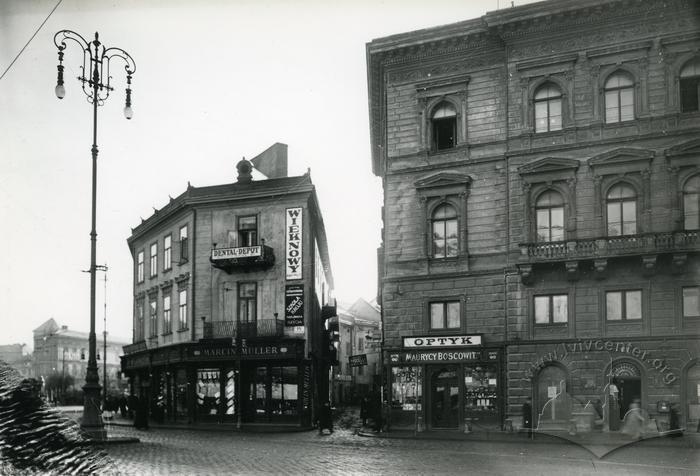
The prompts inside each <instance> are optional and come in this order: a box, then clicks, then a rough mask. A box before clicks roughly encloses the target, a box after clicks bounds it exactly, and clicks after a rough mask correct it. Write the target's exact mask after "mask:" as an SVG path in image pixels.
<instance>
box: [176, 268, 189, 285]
mask: <svg viewBox="0 0 700 476" xmlns="http://www.w3.org/2000/svg"><path fill="white" fill-rule="evenodd" d="M174 279H175V282H176V283H177V284H182V283H185V282H187V280H189V279H190V272H189V271H187V272H186V273H182V274H180V275H178V276H175V278H174Z"/></svg>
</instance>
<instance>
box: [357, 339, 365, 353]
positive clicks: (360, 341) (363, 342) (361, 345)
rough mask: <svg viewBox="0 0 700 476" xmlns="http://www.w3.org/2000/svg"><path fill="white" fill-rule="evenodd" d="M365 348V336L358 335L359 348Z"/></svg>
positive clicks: (360, 349) (361, 349)
mask: <svg viewBox="0 0 700 476" xmlns="http://www.w3.org/2000/svg"><path fill="white" fill-rule="evenodd" d="M364 349H365V341H364V337H362V336H358V337H357V350H359V351H363V350H364Z"/></svg>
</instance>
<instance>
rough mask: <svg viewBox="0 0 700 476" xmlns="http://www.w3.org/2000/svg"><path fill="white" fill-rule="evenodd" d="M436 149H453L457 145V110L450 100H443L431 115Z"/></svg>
mask: <svg viewBox="0 0 700 476" xmlns="http://www.w3.org/2000/svg"><path fill="white" fill-rule="evenodd" d="M430 121H431V124H432V132H433V148H434V149H435V150H445V149H451V148H453V147H454V146H455V145H457V110H456V109H455V107H454V106H453V105H452V104H450V103H448V102H441V103H440V104H438V105H437V106H436V107H435V109H434V110H433V114H432V115H431V116H430Z"/></svg>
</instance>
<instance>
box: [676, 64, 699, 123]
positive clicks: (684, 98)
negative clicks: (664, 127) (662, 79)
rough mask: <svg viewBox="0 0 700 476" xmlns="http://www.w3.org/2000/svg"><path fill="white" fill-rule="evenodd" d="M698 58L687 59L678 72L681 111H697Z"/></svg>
mask: <svg viewBox="0 0 700 476" xmlns="http://www.w3.org/2000/svg"><path fill="white" fill-rule="evenodd" d="M699 91H700V58H695V59H693V60H690V61H688V62H687V63H686V64H685V66H683V69H681V74H680V92H681V112H694V111H699V110H700V107H698V106H699V104H698V96H700V94H699Z"/></svg>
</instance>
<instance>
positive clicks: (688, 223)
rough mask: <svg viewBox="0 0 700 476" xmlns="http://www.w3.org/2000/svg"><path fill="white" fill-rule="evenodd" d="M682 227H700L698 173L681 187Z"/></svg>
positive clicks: (699, 181)
mask: <svg viewBox="0 0 700 476" xmlns="http://www.w3.org/2000/svg"><path fill="white" fill-rule="evenodd" d="M683 228H684V229H685V230H697V229H698V228H700V175H695V176H694V177H691V178H690V180H688V181H687V182H686V183H685V186H684V187H683Z"/></svg>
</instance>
